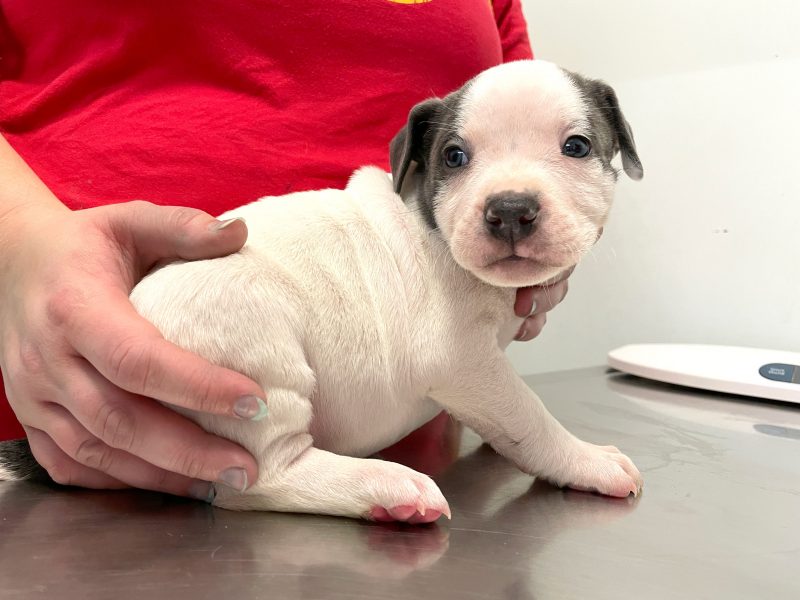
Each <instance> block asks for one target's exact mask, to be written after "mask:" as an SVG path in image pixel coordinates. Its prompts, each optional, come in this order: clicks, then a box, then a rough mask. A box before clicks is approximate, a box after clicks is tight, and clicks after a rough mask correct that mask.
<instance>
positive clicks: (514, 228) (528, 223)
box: [483, 191, 539, 244]
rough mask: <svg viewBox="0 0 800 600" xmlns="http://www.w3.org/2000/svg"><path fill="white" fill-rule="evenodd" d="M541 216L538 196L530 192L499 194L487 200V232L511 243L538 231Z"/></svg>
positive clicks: (484, 211) (485, 216) (485, 214)
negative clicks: (537, 225) (537, 223)
mask: <svg viewBox="0 0 800 600" xmlns="http://www.w3.org/2000/svg"><path fill="white" fill-rule="evenodd" d="M538 215H539V200H538V194H532V193H530V192H511V191H508V192H499V193H497V194H492V195H491V196H489V197H488V198H487V199H486V207H485V208H484V209H483V220H484V223H485V224H486V230H487V231H488V232H489V233H490V234H491V235H492V237H496V238H497V239H499V240H503V241H506V242H509V243H512V244H513V243H514V242H517V241H519V240H521V239H523V238H526V237H528V236H529V235H530V234H532V233H533V232H534V231H535V230H536V217H537V216H538Z"/></svg>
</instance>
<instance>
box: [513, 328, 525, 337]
mask: <svg viewBox="0 0 800 600" xmlns="http://www.w3.org/2000/svg"><path fill="white" fill-rule="evenodd" d="M527 333H528V330H527V329H526V328H525V327H523V328H521V329H520V330H519V331H518V332H517V335H516V336H514V339H515V340H521V339H522V338H524V337H525V335H526V334H527Z"/></svg>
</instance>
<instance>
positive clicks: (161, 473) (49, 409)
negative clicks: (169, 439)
mask: <svg viewBox="0 0 800 600" xmlns="http://www.w3.org/2000/svg"><path fill="white" fill-rule="evenodd" d="M39 420H40V421H41V422H44V423H46V431H47V435H48V436H49V438H50V439H51V440H52V441H53V442H55V444H56V445H57V446H58V447H59V449H60V450H61V451H63V452H64V453H65V454H66V455H67V457H68V458H69V459H70V460H73V461H75V462H78V463H79V464H80V465H82V466H84V467H87V468H88V469H90V471H91V476H96V474H97V473H99V474H104V475H107V476H109V477H111V478H113V479H114V480H115V481H118V482H120V486H131V487H135V488H139V489H145V490H151V491H154V492H164V493H167V494H173V495H175V496H190V497H192V498H197V499H199V500H210V499H211V498H212V497H213V490H214V488H213V486H212V485H211V484H210V483H209V482H207V481H201V480H197V479H191V478H189V477H185V476H183V475H179V474H176V473H172V472H170V471H167V470H165V469H161V468H159V467H156V466H155V465H152V464H150V463H148V462H146V461H144V460H142V459H140V458H138V457H136V456H133V455H132V454H129V453H127V452H125V451H123V450H118V449H116V448H112V447H110V446H108V445H107V444H105V443H103V442H102V441H100V440H99V439H98V438H96V437H95V436H94V435H92V434H91V433H89V432H88V431H87V430H86V429H85V428H84V427H83V426H82V425H81V424H80V423H79V422H78V421H77V420H76V419H75V418H74V417H73V416H72V415H71V414H70V413H69V412H68V411H67V410H66V409H64V408H63V407H61V406H59V405H57V404H52V403H51V404H49V405H46V406H44V407H43V408H42V410H41V412H40V415H39ZM81 472H82V471H81ZM100 483H103V480H102V479H100ZM73 485H81V486H82V487H93V486H87V485H84V484H83V483H80V482H79V483H77V484H73ZM101 487H107V486H105V485H102V486H101Z"/></svg>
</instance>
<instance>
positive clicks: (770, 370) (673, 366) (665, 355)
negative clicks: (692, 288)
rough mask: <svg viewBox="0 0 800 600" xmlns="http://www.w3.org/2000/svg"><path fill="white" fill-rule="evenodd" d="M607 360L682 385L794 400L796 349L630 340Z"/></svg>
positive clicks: (799, 367) (799, 380) (798, 400)
mask: <svg viewBox="0 0 800 600" xmlns="http://www.w3.org/2000/svg"><path fill="white" fill-rule="evenodd" d="M608 364H609V366H611V367H613V368H614V369H617V370H619V371H623V372H624V373H630V374H631V375H637V376H638V377H644V378H647V379H654V380H656V381H663V382H665V383H672V384H675V385H683V386H687V387H693V388H699V389H703V390H712V391H715V392H724V393H727V394H738V395H741V396H752V397H755V398H765V399H768V400H782V401H784V402H793V403H795V404H800V353H798V352H786V351H781V350H765V349H761V348H743V347H738V346H710V345H704V344H632V345H628V346H622V347H620V348H617V349H616V350H612V351H611V352H609V353H608Z"/></svg>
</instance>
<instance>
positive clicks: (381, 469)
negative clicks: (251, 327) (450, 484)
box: [203, 390, 450, 523]
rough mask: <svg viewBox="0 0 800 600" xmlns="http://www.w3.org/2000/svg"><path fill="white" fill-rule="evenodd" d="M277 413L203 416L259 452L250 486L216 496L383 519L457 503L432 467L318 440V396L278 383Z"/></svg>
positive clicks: (424, 514)
mask: <svg viewBox="0 0 800 600" xmlns="http://www.w3.org/2000/svg"><path fill="white" fill-rule="evenodd" d="M269 405H270V417H269V419H267V420H265V421H263V422H257V423H246V424H241V423H239V424H237V426H236V427H235V428H234V427H232V428H225V427H224V423H222V422H221V421H214V422H213V423H203V425H204V426H206V427H210V428H211V429H213V430H215V431H216V432H218V433H221V434H222V435H225V436H226V437H229V438H230V439H233V440H234V441H236V442H239V443H240V444H242V446H244V447H245V448H247V449H248V450H249V451H250V452H251V453H252V454H253V455H254V456H255V457H257V459H258V460H259V478H258V481H257V482H256V483H255V484H254V485H253V486H252V487H251V488H250V489H248V490H247V491H246V492H244V493H238V492H235V491H234V490H231V489H227V488H224V487H222V486H218V491H217V496H216V498H215V500H214V504H215V505H217V506H221V507H223V508H230V509H235V510H276V511H283V512H306V513H318V514H327V515H339V516H346V517H361V518H365V519H371V520H376V521H407V522H409V523H428V522H432V521H435V520H436V519H438V518H439V517H440V516H441V515H442V514H444V515H447V516H448V517H449V516H450V508H449V507H448V505H447V501H446V500H445V499H444V496H442V493H441V492H440V491H439V488H438V487H437V486H436V484H435V483H434V482H433V480H431V479H430V477H428V476H427V475H423V474H421V473H417V472H416V471H414V470H412V469H409V468H408V467H404V466H402V465H399V464H397V463H392V462H387V461H382V460H376V459H366V458H352V457H349V456H339V455H337V454H333V453H331V452H326V451H324V450H321V449H319V448H315V447H313V445H312V444H313V440H312V437H311V434H310V433H309V426H310V424H311V418H312V405H311V402H310V401H309V400H308V399H307V398H305V397H303V396H301V395H300V394H298V393H296V392H293V391H290V390H271V391H270V395H269Z"/></svg>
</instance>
